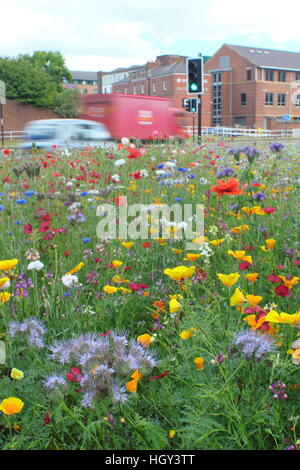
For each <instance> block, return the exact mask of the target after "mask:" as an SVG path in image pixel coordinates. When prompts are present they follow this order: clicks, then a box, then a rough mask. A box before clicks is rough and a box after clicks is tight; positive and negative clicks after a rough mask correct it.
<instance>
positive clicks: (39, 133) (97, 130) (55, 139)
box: [19, 119, 112, 150]
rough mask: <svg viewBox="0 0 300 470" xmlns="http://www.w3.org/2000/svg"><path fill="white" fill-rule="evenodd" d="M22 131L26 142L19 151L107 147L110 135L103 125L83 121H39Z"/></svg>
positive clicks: (33, 122)
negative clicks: (55, 147) (24, 133)
mask: <svg viewBox="0 0 300 470" xmlns="http://www.w3.org/2000/svg"><path fill="white" fill-rule="evenodd" d="M24 131H25V132H26V133H27V136H26V140H25V141H24V142H22V143H21V144H20V145H19V148H20V149H24V150H26V149H32V147H35V148H40V149H49V148H51V147H53V146H57V147H62V148H79V149H81V148H85V147H86V146H87V145H89V146H96V147H103V148H106V147H109V146H110V145H112V143H111V142H109V141H110V140H111V135H110V133H109V131H108V130H107V128H106V127H105V125H103V124H100V123H99V122H93V121H90V120H88V121H87V120H83V119H41V120H39V121H31V122H29V123H28V124H27V125H26V126H25V128H24Z"/></svg>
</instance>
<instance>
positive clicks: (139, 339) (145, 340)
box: [136, 333, 152, 348]
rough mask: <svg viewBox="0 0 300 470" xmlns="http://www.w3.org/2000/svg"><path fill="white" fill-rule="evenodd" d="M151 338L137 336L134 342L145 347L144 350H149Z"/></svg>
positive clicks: (146, 334) (149, 336)
mask: <svg viewBox="0 0 300 470" xmlns="http://www.w3.org/2000/svg"><path fill="white" fill-rule="evenodd" d="M151 338H152V337H151V335H149V334H148V333H145V334H144V335H140V336H138V337H137V339H136V340H137V342H138V343H141V344H142V345H143V346H145V348H149V346H150V344H151Z"/></svg>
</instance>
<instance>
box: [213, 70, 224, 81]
mask: <svg viewBox="0 0 300 470" xmlns="http://www.w3.org/2000/svg"><path fill="white" fill-rule="evenodd" d="M221 78H222V77H221V72H218V73H213V82H214V83H219V82H221Z"/></svg>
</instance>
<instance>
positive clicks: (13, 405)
mask: <svg viewBox="0 0 300 470" xmlns="http://www.w3.org/2000/svg"><path fill="white" fill-rule="evenodd" d="M23 406H24V403H23V402H22V400H20V398H16V397H9V398H5V399H4V400H2V402H1V403H0V411H2V412H3V413H4V414H5V415H15V414H18V413H20V411H21V410H22V408H23Z"/></svg>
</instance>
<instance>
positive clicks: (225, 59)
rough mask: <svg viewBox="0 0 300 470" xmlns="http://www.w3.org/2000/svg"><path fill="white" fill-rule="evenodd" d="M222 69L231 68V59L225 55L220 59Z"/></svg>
mask: <svg viewBox="0 0 300 470" xmlns="http://www.w3.org/2000/svg"><path fill="white" fill-rule="evenodd" d="M219 64H220V67H229V65H230V57H229V56H228V55H224V56H223V57H220V59H219Z"/></svg>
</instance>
